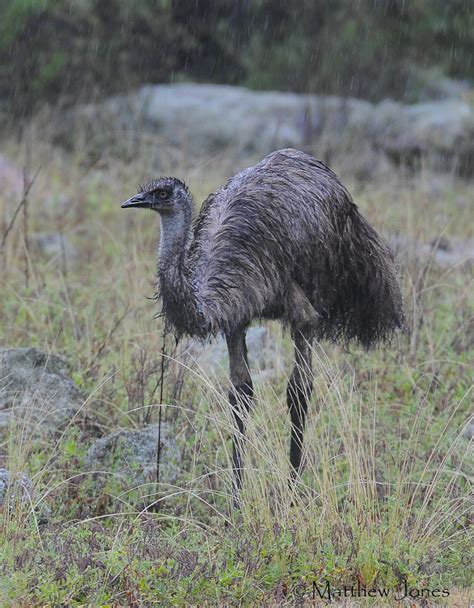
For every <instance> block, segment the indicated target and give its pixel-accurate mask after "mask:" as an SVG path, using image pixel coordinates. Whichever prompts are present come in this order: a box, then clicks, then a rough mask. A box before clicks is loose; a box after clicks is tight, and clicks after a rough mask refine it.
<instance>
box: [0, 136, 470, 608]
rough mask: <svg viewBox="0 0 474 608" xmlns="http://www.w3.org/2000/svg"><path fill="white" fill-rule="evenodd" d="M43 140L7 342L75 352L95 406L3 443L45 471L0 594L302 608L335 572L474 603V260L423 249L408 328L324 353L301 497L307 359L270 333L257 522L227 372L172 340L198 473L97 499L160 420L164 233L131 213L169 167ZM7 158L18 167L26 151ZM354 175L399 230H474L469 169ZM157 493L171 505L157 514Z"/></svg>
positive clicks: (5, 546) (259, 433)
mask: <svg viewBox="0 0 474 608" xmlns="http://www.w3.org/2000/svg"><path fill="white" fill-rule="evenodd" d="M30 145H31V146H32V149H31V150H30V153H29V157H30V158H35V159H36V158H41V159H47V160H44V161H43V162H44V164H43V166H42V169H41V172H40V174H39V176H38V178H37V180H36V182H35V183H34V186H33V188H32V190H31V193H30V195H29V197H28V203H27V205H28V207H27V209H28V218H27V223H25V222H24V218H23V219H22V215H21V214H20V216H19V217H18V219H17V222H16V223H15V225H14V229H13V230H12V231H11V232H10V234H9V236H8V239H7V241H6V245H5V248H4V250H3V251H2V253H1V257H0V289H1V292H2V307H1V310H0V333H1V335H2V336H5V338H4V339H5V341H6V343H8V345H12V346H26V345H37V346H38V347H40V348H41V349H43V350H46V351H53V352H58V353H62V354H63V355H64V356H66V357H67V359H68V360H69V362H70V364H71V368H72V370H74V374H73V377H74V379H75V381H76V382H77V383H78V385H79V386H80V387H81V388H82V389H83V390H84V391H85V393H86V394H88V395H91V397H90V399H89V400H88V401H87V403H86V404H85V405H84V408H83V410H82V411H81V414H80V416H78V417H77V420H72V421H71V425H70V427H69V428H68V429H67V431H66V432H65V433H64V434H63V435H62V437H61V438H59V439H55V440H46V441H44V442H37V441H34V440H33V439H32V438H31V436H30V435H29V431H28V427H27V425H26V424H25V426H24V428H16V429H12V433H11V435H10V437H9V439H7V440H6V441H5V442H4V443H3V444H2V449H1V453H2V454H3V455H5V457H4V459H3V460H4V462H1V463H0V465H2V466H3V465H4V466H6V467H7V468H8V469H9V470H10V471H12V472H15V471H18V472H19V471H25V472H27V473H28V475H29V476H30V477H31V478H32V480H33V483H34V493H33V497H32V504H31V505H30V504H28V503H21V502H19V501H18V500H17V501H16V502H14V504H13V505H12V507H11V508H10V509H7V508H6V507H4V509H3V511H2V512H1V514H0V534H1V543H0V605H2V606H83V605H91V606H104V607H106V606H167V605H170V606H189V605H200V606H206V605H209V606H215V605H221V606H229V605H231V606H233V605H235V606H237V605H244V606H259V605H268V606H289V605H294V602H295V601H296V600H297V599H298V598H299V597H300V596H301V595H302V594H303V595H304V596H305V597H306V598H307V600H308V602H309V599H310V597H311V593H312V589H313V583H316V584H318V585H320V586H321V587H324V584H325V581H329V582H330V584H331V585H332V586H333V587H341V586H342V585H357V583H359V584H361V585H363V586H367V587H372V586H377V587H386V588H387V589H390V590H391V592H393V591H394V590H395V589H396V588H397V587H399V586H402V588H403V581H407V583H408V585H409V586H410V587H413V588H418V589H422V588H430V589H434V588H440V589H448V590H449V591H450V594H451V595H450V598H448V599H449V602H451V603H452V605H453V606H454V605H456V602H458V604H457V605H463V604H462V603H461V602H467V599H466V598H467V595H466V592H464V591H463V589H464V588H467V587H469V586H470V585H471V584H472V573H471V571H470V565H472V555H471V554H470V551H471V545H472V542H471V541H472V537H470V536H469V529H468V525H469V502H468V501H469V489H470V488H469V480H470V477H469V475H471V476H472V462H471V461H470V460H469V457H470V456H469V449H468V448H469V446H470V442H469V440H468V439H467V438H466V436H465V435H464V434H463V429H464V427H465V425H466V422H467V417H468V413H469V400H470V389H471V377H470V371H469V360H470V357H472V326H471V325H470V321H471V319H472V305H471V304H472V303H471V302H470V300H469V289H470V285H469V280H470V269H469V268H468V267H467V266H465V265H458V266H457V267H455V268H451V269H449V270H448V269H443V268H439V267H437V266H436V265H435V264H433V263H432V262H428V263H426V262H422V261H419V260H417V259H416V258H415V257H414V256H408V258H407V261H406V263H405V264H404V266H403V269H402V272H403V278H404V293H405V298H406V304H407V312H408V318H409V323H410V326H411V330H412V333H411V336H410V337H409V338H408V337H401V338H400V339H399V340H398V342H397V343H395V344H394V345H392V346H391V347H390V348H387V349H382V350H379V351H376V352H372V353H365V352H363V351H361V350H360V349H357V348H354V349H351V351H350V352H342V351H341V350H340V349H338V348H333V347H329V346H327V345H323V346H322V347H319V346H317V347H315V356H314V359H315V369H316V375H315V391H314V396H313V402H312V407H311V408H310V417H309V424H308V429H307V433H306V437H307V443H306V456H305V457H306V469H305V472H304V474H303V477H302V479H301V483H300V484H299V487H298V488H297V491H296V492H295V493H294V495H289V493H288V487H287V477H288V470H289V465H288V420H287V412H286V406H285V402H284V390H285V389H284V386H285V372H284V371H282V369H281V368H280V367H279V365H278V361H279V360H283V361H284V362H285V366H286V367H285V369H286V371H288V369H289V366H290V363H291V356H292V353H291V350H290V341H289V340H288V338H287V337H286V336H285V335H283V334H282V333H281V331H280V329H279V327H277V326H274V325H271V324H269V325H268V331H269V333H270V341H269V342H270V343H269V344H268V351H266V350H264V351H263V353H262V356H263V362H264V363H263V365H262V367H263V368H264V370H263V371H262V373H261V374H260V375H258V380H257V386H256V392H257V399H256V404H255V408H254V412H253V413H252V417H251V420H250V421H249V428H248V445H247V453H248V454H247V456H248V457H247V470H246V482H245V489H244V494H243V506H242V511H241V512H240V513H239V512H233V511H232V510H231V508H230V500H229V494H230V477H231V476H230V460H229V451H230V440H229V439H230V428H231V419H230V413H229V411H228V405H227V401H226V394H225V390H224V388H223V386H224V385H225V383H226V380H225V376H218V378H217V379H216V378H214V377H212V376H211V374H210V372H209V370H208V369H206V368H205V369H200V368H199V367H198V366H196V365H193V364H192V362H191V361H190V360H189V358H188V359H185V358H184V355H183V354H182V353H180V352H176V351H173V345H172V344H171V343H170V344H168V352H170V353H173V354H174V360H173V361H171V362H170V363H169V364H168V365H167V369H166V374H165V399H164V402H165V404H166V405H165V406H164V410H163V412H164V417H165V419H166V420H167V422H168V423H169V424H170V425H171V426H172V428H173V429H174V431H175V434H176V440H177V442H178V445H179V447H180V449H181V452H182V463H181V467H182V469H181V471H180V475H179V478H178V480H177V481H176V483H175V484H174V485H170V484H168V485H167V484H163V485H162V486H161V487H160V488H159V493H158V494H157V493H156V489H155V486H154V484H149V485H147V486H143V487H141V488H138V489H135V490H133V491H130V492H129V493H126V494H123V493H120V492H121V490H119V489H118V488H117V486H115V485H114V481H113V479H111V480H110V481H109V482H108V483H107V484H106V485H105V486H104V487H102V488H101V489H100V490H99V489H98V487H97V486H96V485H95V484H94V480H93V479H92V477H91V476H90V475H82V474H81V472H82V471H83V464H84V458H85V453H86V451H87V448H88V446H89V445H90V444H91V442H92V441H93V440H94V439H95V438H96V437H97V436H98V435H102V434H105V433H107V432H110V431H112V430H115V429H117V428H119V427H133V426H135V425H141V424H143V422H144V420H146V419H151V420H152V421H156V420H157V415H158V405H157V398H156V396H155V397H152V394H153V387H154V386H155V385H156V380H157V377H158V376H157V374H158V373H159V372H158V371H157V370H158V369H159V363H160V357H159V353H160V349H161V325H160V321H159V320H155V319H153V314H154V313H155V305H154V303H153V302H151V301H149V300H147V299H146V298H145V296H149V295H152V293H153V286H152V284H151V281H150V280H151V277H152V276H153V273H154V270H155V268H154V267H155V261H154V251H155V245H156V238H157V235H156V227H155V225H154V222H153V221H147V218H145V217H144V216H143V215H141V214H136V215H134V214H129V213H127V214H125V213H122V212H121V211H120V208H119V203H120V201H122V200H123V199H124V198H126V197H127V196H128V195H129V194H130V193H131V192H133V190H134V187H135V184H136V181H137V179H139V178H140V177H142V176H145V175H147V174H148V175H149V174H152V173H153V172H154V171H156V167H151V166H147V160H146V158H141V159H135V160H134V161H132V162H131V163H128V164H122V163H120V162H119V161H116V160H114V161H107V158H106V157H104V159H103V160H102V164H101V165H97V166H96V167H95V168H90V167H89V168H85V167H84V165H83V164H82V162H81V160H82V159H80V158H77V157H68V158H65V157H63V156H62V155H61V154H59V153H58V152H57V151H56V150H54V149H51V148H49V147H48V146H47V144H45V143H40V142H35V141H34V139H30ZM9 152H10V156H11V157H12V158H17V159H18V158H21V153H20V150H19V149H18V147H17V145H16V144H11V145H9ZM223 166H224V165H223ZM335 168H336V169H337V163H336V167H335ZM32 169H34V167H33V168H32ZM159 172H160V173H169V172H170V171H169V168H168V167H160V171H159ZM173 173H175V174H178V175H182V176H183V177H184V178H187V179H188V181H189V183H190V185H191V187H192V188H194V189H195V194H196V198H197V200H202V199H203V197H204V196H205V195H206V194H207V193H208V192H209V191H210V190H211V189H213V188H214V187H216V186H217V185H218V184H220V183H222V181H223V179H224V177H225V176H224V174H223V169H221V168H220V167H219V165H217V166H216V172H215V174H210V173H209V171H206V173H205V174H204V172H203V170H202V167H201V168H200V167H195V166H192V164H191V163H189V162H187V160H186V159H184V160H182V166H181V168H177V167H174V168H173ZM342 177H343V179H344V181H345V182H348V185H349V187H350V189H351V190H352V191H353V192H354V193H355V195H356V199H357V201H358V203H359V204H360V206H361V207H362V209H363V211H364V213H365V214H366V215H367V216H368V217H369V218H370V219H371V221H372V222H373V223H374V224H375V225H376V226H377V227H378V228H379V229H381V230H383V231H384V232H385V233H391V234H396V233H400V234H404V235H407V236H409V237H412V238H416V239H420V240H423V241H425V242H429V241H431V240H432V239H435V238H436V237H437V236H438V235H440V234H443V236H444V237H447V238H448V239H453V240H455V239H456V238H466V237H468V236H469V232H468V231H469V230H470V228H469V209H470V205H471V204H472V202H473V201H472V197H473V193H472V189H471V190H470V189H469V184H467V183H465V182H462V181H458V180H456V179H455V178H453V177H450V176H445V177H444V178H443V179H442V180H441V179H440V177H439V176H437V177H436V178H434V176H432V175H430V174H427V173H421V174H420V175H419V176H417V177H408V176H401V175H394V176H393V178H392V180H391V181H390V180H388V181H385V182H384V183H373V184H369V185H365V186H363V187H362V186H361V185H360V184H357V183H352V184H351V179H350V176H348V175H346V174H342ZM203 178H205V179H203ZM434 184H436V188H435V187H434ZM196 188H198V190H196ZM17 204H18V201H15V200H12V199H11V198H6V196H5V195H4V194H2V193H0V217H5V218H7V219H8V220H9V219H10V218H11V217H12V214H13V211H14V209H15V207H16V205H17ZM149 220H151V216H150V218H149ZM25 226H26V230H27V232H25ZM51 231H58V232H60V233H63V234H64V235H66V237H67V238H69V239H70V241H71V244H72V245H73V246H74V247H75V249H76V252H77V253H76V254H75V256H73V257H71V259H70V260H68V262H67V264H64V263H63V262H62V261H61V256H58V258H57V259H56V261H54V260H51V259H49V258H47V257H45V256H44V255H42V254H41V252H35V251H34V250H33V249H32V247H33V245H32V242H33V241H32V239H31V238H29V237H31V235H32V234H34V233H37V232H51ZM470 332H471V333H470ZM259 360H262V359H260V358H259ZM181 361H185V362H186V365H187V366H189V367H186V369H184V368H183V365H181V364H180V362H181ZM265 370H266V371H265ZM181 379H182V380H184V383H183V386H182V389H179V381H180V380H181ZM221 381H222V385H223V386H220V383H221ZM119 493H120V494H119ZM157 499H158V500H159V501H160V505H161V508H160V510H159V511H158V512H152V511H150V510H145V509H144V508H143V502H145V503H148V504H151V503H153V502H154V501H156V500H157ZM10 502H11V501H10ZM7 504H8V501H7ZM44 505H47V507H48V511H47V512H45V511H44V509H43V507H44ZM34 507H36V508H34ZM463 598H464V599H463ZM384 601H385V600H384ZM431 601H433V602H434V604H433V605H435V603H436V602H435V600H431ZM386 603H387V605H388V604H390V603H391V602H390V600H386ZM373 605H374V606H381V605H384V603H383V601H382V600H379V599H378V600H374V602H373ZM448 605H449V604H448Z"/></svg>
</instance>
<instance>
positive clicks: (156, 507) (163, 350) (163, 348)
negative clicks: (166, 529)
mask: <svg viewBox="0 0 474 608" xmlns="http://www.w3.org/2000/svg"><path fill="white" fill-rule="evenodd" d="M166 336H167V331H166V327H164V328H163V335H162V344H161V367H160V403H159V405H158V445H157V450H156V494H157V500H156V502H155V504H154V505H153V506H154V508H153V510H154V511H158V510H159V509H160V507H161V501H160V500H159V486H160V465H161V420H162V410H163V394H164V390H163V387H164V382H163V380H164V376H165V357H166Z"/></svg>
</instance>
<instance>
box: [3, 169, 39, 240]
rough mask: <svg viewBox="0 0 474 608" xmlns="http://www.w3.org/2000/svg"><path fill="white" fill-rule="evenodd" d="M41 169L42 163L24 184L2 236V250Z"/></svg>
mask: <svg viewBox="0 0 474 608" xmlns="http://www.w3.org/2000/svg"><path fill="white" fill-rule="evenodd" d="M40 170H41V165H40V166H39V167H38V169H37V170H36V173H35V174H34V175H33V178H32V179H31V180H30V181H29V182H28V183H25V184H24V188H23V195H22V199H21V201H20V202H19V204H18V206H17V208H16V209H15V211H14V213H13V216H12V219H11V220H10V223H9V224H8V226H7V228H6V230H5V232H4V233H3V237H2V250H3V248H4V247H5V243H6V242H7V238H8V235H9V234H10V232H11V230H12V228H13V226H14V224H15V220H16V218H17V216H18V214H19V213H20V211H21V210H22V208H23V206H24V205H25V203H26V201H27V199H28V194H29V193H30V190H31V188H32V187H33V184H34V183H35V181H36V178H37V177H38V174H39V172H40Z"/></svg>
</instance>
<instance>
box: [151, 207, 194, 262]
mask: <svg viewBox="0 0 474 608" xmlns="http://www.w3.org/2000/svg"><path fill="white" fill-rule="evenodd" d="M160 224H161V238H160V248H159V253H158V255H159V260H160V266H161V267H162V268H163V269H164V268H170V269H172V268H177V266H178V265H179V264H182V263H183V262H184V258H185V256H186V252H187V250H188V248H189V242H190V240H191V214H190V213H189V214H187V213H186V212H185V211H184V210H182V209H180V210H179V211H177V212H175V213H167V214H162V215H160Z"/></svg>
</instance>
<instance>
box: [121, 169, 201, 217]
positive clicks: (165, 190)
mask: <svg viewBox="0 0 474 608" xmlns="http://www.w3.org/2000/svg"><path fill="white" fill-rule="evenodd" d="M189 196H190V195H189V191H188V188H187V187H186V184H185V183H184V182H183V181H182V180H181V179H178V178H177V177H160V178H159V179H155V180H153V181H151V182H149V183H148V184H146V185H144V186H140V189H139V191H138V193H137V194H135V196H132V198H129V199H128V201H125V202H124V203H122V209H128V208H142V209H152V210H153V211H158V213H163V214H165V213H173V212H176V211H177V210H178V209H180V208H181V207H182V206H184V205H185V204H186V201H187V200H188V198H189Z"/></svg>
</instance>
